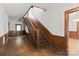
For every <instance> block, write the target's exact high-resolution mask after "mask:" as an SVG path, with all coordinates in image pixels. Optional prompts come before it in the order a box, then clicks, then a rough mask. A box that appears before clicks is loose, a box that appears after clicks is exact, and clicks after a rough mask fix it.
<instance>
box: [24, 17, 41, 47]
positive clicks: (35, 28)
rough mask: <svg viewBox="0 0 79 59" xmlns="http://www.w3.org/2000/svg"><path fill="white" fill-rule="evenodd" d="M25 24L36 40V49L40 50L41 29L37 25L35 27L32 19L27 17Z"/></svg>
mask: <svg viewBox="0 0 79 59" xmlns="http://www.w3.org/2000/svg"><path fill="white" fill-rule="evenodd" d="M24 21H25V23H26V25H27V27H28V29H29V32H30V33H31V35H32V37H33V39H34V42H35V45H36V48H40V44H39V33H40V32H39V31H40V30H39V28H38V26H37V25H34V24H33V23H32V22H31V21H30V19H29V18H28V17H27V18H25V20H24Z"/></svg>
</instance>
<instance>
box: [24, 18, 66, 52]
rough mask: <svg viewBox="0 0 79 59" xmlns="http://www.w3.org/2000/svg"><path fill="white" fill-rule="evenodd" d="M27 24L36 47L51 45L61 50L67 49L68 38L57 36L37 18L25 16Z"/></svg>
mask: <svg viewBox="0 0 79 59" xmlns="http://www.w3.org/2000/svg"><path fill="white" fill-rule="evenodd" d="M25 22H26V25H27V27H28V29H29V32H30V33H31V35H32V37H33V39H32V40H33V42H34V43H35V47H36V48H41V47H45V46H47V45H50V46H52V47H55V48H57V49H59V50H64V51H66V48H67V44H66V41H67V40H66V39H65V38H64V37H61V36H56V35H53V34H51V33H50V32H49V31H48V30H47V28H46V27H45V26H44V25H42V24H41V23H40V22H39V21H38V20H37V19H32V18H30V17H25Z"/></svg>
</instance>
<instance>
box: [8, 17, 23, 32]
mask: <svg viewBox="0 0 79 59" xmlns="http://www.w3.org/2000/svg"><path fill="white" fill-rule="evenodd" d="M8 21H9V24H10V31H15V25H16V24H21V25H22V30H24V27H23V23H22V22H21V21H18V18H14V17H9V20H8Z"/></svg>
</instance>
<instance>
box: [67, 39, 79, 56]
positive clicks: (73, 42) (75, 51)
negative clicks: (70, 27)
mask: <svg viewBox="0 0 79 59" xmlns="http://www.w3.org/2000/svg"><path fill="white" fill-rule="evenodd" d="M68 40H69V42H68V45H69V55H70V56H79V39H76V38H69V39H68Z"/></svg>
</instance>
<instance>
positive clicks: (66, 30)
mask: <svg viewBox="0 0 79 59" xmlns="http://www.w3.org/2000/svg"><path fill="white" fill-rule="evenodd" d="M77 11H79V7H75V8H71V9H69V10H66V11H64V35H65V38H66V42H67V52H69V47H68V36H69V32H68V30H69V14H71V13H74V12H77Z"/></svg>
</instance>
